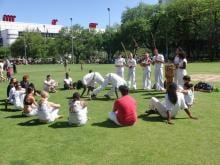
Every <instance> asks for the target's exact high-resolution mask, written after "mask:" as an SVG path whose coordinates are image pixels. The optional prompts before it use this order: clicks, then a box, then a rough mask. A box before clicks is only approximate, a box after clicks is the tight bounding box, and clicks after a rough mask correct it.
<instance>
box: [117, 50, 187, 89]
mask: <svg viewBox="0 0 220 165" xmlns="http://www.w3.org/2000/svg"><path fill="white" fill-rule="evenodd" d="M153 53H154V56H153V57H152V58H150V54H149V53H148V52H146V53H145V55H144V57H143V58H142V60H141V61H140V66H141V67H142V69H143V81H142V89H147V90H150V89H152V88H155V89H156V90H158V91H164V90H165V88H164V74H163V68H164V64H165V59H164V56H163V55H162V54H159V53H158V50H157V49H154V51H153ZM173 64H174V65H175V75H174V82H175V83H176V84H177V85H178V86H182V87H183V85H184V84H183V76H185V75H187V71H186V66H187V60H186V54H185V52H184V51H183V49H182V48H180V47H178V48H177V49H176V55H175V58H174V61H173ZM151 65H154V79H155V84H154V85H153V86H152V83H151ZM115 67H116V74H117V75H119V76H120V77H122V78H123V79H125V76H124V71H125V67H128V76H127V79H126V80H127V84H128V87H129V89H130V88H133V89H137V83H136V72H135V70H136V67H137V62H136V60H135V58H133V55H132V53H130V54H129V55H128V58H127V62H126V60H125V58H123V57H122V56H121V55H119V56H118V58H116V59H115Z"/></svg>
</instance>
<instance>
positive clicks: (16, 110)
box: [0, 108, 21, 112]
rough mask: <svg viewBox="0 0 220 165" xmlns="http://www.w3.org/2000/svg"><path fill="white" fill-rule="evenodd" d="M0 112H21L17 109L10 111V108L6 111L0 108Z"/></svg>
mask: <svg viewBox="0 0 220 165" xmlns="http://www.w3.org/2000/svg"><path fill="white" fill-rule="evenodd" d="M0 111H2V112H18V111H21V110H19V109H11V108H7V109H5V108H2V109H0Z"/></svg>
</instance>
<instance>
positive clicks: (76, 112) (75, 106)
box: [69, 100, 88, 125]
mask: <svg viewBox="0 0 220 165" xmlns="http://www.w3.org/2000/svg"><path fill="white" fill-rule="evenodd" d="M69 107H70V111H69V124H76V125H83V124H86V122H87V120H88V118H87V113H88V112H87V107H84V108H83V107H82V104H81V101H79V100H78V101H73V100H71V101H70V102H69Z"/></svg>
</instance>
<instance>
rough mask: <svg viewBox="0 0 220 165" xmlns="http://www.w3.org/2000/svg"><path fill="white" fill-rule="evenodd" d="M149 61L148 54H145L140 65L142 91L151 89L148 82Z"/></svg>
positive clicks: (149, 81)
mask: <svg viewBox="0 0 220 165" xmlns="http://www.w3.org/2000/svg"><path fill="white" fill-rule="evenodd" d="M150 64H151V59H150V56H149V53H148V52H147V53H145V56H144V60H143V61H142V62H141V63H140V65H141V67H142V68H143V86H142V88H143V89H151V80H150V73H151V67H150Z"/></svg>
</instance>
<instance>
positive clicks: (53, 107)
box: [38, 91, 62, 123]
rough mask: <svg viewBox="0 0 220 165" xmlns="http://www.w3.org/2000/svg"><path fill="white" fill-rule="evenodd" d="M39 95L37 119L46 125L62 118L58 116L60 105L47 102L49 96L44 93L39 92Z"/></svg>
mask: <svg viewBox="0 0 220 165" xmlns="http://www.w3.org/2000/svg"><path fill="white" fill-rule="evenodd" d="M40 95H41V99H40V101H39V103H38V118H39V120H40V122H42V123H48V122H53V121H55V120H56V119H59V118H62V116H60V115H58V112H59V108H60V104H55V103H52V102H49V101H48V96H49V94H48V93H47V92H46V91H41V94H40Z"/></svg>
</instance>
